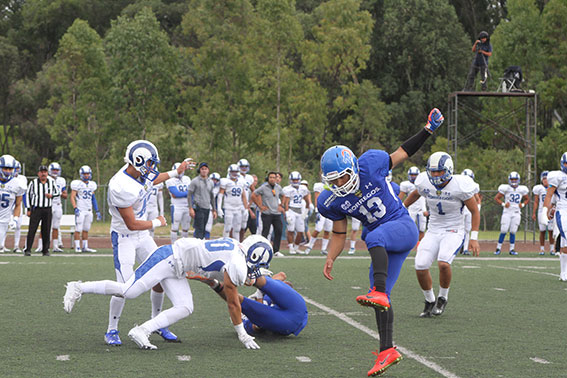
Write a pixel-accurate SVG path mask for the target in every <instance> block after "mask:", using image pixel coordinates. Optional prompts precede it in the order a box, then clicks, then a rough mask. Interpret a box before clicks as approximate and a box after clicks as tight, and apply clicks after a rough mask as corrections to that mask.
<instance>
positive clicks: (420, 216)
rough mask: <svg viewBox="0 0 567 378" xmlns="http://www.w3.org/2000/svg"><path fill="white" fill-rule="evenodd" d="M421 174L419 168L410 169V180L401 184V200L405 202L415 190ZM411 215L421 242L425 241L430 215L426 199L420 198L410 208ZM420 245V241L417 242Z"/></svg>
mask: <svg viewBox="0 0 567 378" xmlns="http://www.w3.org/2000/svg"><path fill="white" fill-rule="evenodd" d="M420 173H421V172H420V171H419V168H417V167H411V168H410V169H408V180H407V181H402V182H401V184H400V195H399V197H400V199H401V200H402V201H403V200H404V199H405V198H406V196H407V195H409V194H410V193H411V192H413V191H414V190H415V179H416V178H417V175H419V174H420ZM408 212H409V215H410V217H411V219H413V221H414V222H415V224H416V226H417V229H418V230H419V240H421V239H423V235H424V233H425V227H426V225H427V217H428V216H429V213H428V212H427V206H426V204H425V198H423V197H420V198H419V199H418V200H417V201H415V202H414V203H413V204H412V205H411V206H410V207H409V208H408ZM417 245H419V241H418V242H417Z"/></svg>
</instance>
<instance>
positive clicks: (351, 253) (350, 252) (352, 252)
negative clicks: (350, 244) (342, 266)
mask: <svg viewBox="0 0 567 378" xmlns="http://www.w3.org/2000/svg"><path fill="white" fill-rule="evenodd" d="M354 252H356V250H355V249H354V248H351V249H349V250H348V254H349V255H354Z"/></svg>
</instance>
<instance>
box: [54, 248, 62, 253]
mask: <svg viewBox="0 0 567 378" xmlns="http://www.w3.org/2000/svg"><path fill="white" fill-rule="evenodd" d="M53 252H63V250H62V249H61V248H59V247H55V248H53Z"/></svg>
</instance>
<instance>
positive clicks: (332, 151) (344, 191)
mask: <svg viewBox="0 0 567 378" xmlns="http://www.w3.org/2000/svg"><path fill="white" fill-rule="evenodd" d="M321 172H322V176H321V177H322V178H323V181H324V182H325V184H327V186H328V187H329V188H330V189H331V191H332V192H333V194H335V195H336V196H338V197H345V196H347V195H349V194H350V193H355V192H356V191H357V190H358V187H359V185H360V178H359V176H358V172H359V169H358V159H357V158H356V156H355V155H354V153H353V152H352V151H351V150H350V148H348V147H345V146H333V147H331V148H329V149H328V150H327V151H325V153H324V154H323V156H321ZM344 175H349V179H348V181H347V182H346V183H345V184H343V185H342V186H340V187H339V186H337V185H335V184H333V183H332V181H334V180H337V179H339V178H341V177H343V176H344Z"/></svg>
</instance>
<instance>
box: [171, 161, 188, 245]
mask: <svg viewBox="0 0 567 378" xmlns="http://www.w3.org/2000/svg"><path fill="white" fill-rule="evenodd" d="M179 164H180V163H175V164H173V167H171V170H176V169H177V167H179ZM189 184H191V179H190V178H189V177H187V176H185V175H184V174H181V175H180V176H179V177H172V178H170V179H169V180H167V181H166V182H165V186H166V187H167V190H168V191H169V195H170V196H171V242H172V243H174V242H175V241H176V240H177V232H178V231H179V228H180V227H181V236H182V237H184V238H186V237H187V236H189V227H191V216H190V215H189V202H188V201H187V193H188V191H189Z"/></svg>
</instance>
